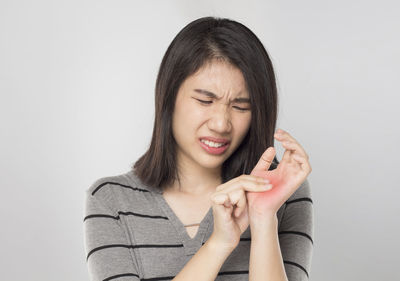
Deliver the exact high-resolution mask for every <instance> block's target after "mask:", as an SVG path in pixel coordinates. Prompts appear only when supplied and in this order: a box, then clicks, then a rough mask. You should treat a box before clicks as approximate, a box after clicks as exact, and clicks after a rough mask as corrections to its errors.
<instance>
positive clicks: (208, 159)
mask: <svg viewBox="0 0 400 281" xmlns="http://www.w3.org/2000/svg"><path fill="white" fill-rule="evenodd" d="M207 92H209V93H208V94H207ZM213 95H215V96H214V97H213ZM202 101H203V102H202ZM250 121H251V109H250V100H249V93H248V92H247V91H246V87H245V80H244V77H243V75H242V73H241V71H240V70H239V69H238V68H236V67H234V66H232V65H231V64H228V63H226V62H223V61H217V60H213V61H212V62H211V63H209V64H206V65H205V66H204V67H203V68H201V69H200V70H199V71H197V72H196V73H195V74H194V75H192V76H189V77H188V78H187V79H186V80H185V81H184V82H183V83H182V85H181V87H180V89H179V91H178V94H177V97H176V102H175V108H174V113H173V118H172V127H173V135H174V137H175V140H176V143H177V145H178V147H177V159H178V164H179V165H180V166H181V165H184V166H183V167H185V169H196V168H202V169H204V168H206V169H212V170H215V169H216V168H221V165H222V163H223V162H224V161H225V160H226V159H227V158H229V156H230V155H232V153H233V152H234V151H235V150H236V149H237V147H238V146H239V145H240V143H241V142H242V140H243V138H244V137H245V136H246V133H247V131H248V129H249V127H250ZM203 138H217V139H224V140H222V142H225V140H226V141H227V142H228V144H227V145H226V146H225V147H224V148H213V147H210V145H211V146H212V145H214V146H215V145H220V144H218V141H217V143H216V144H215V143H214V144H212V143H211V144H210V143H208V144H205V143H203V142H201V141H200V139H203ZM220 141H221V140H220Z"/></svg>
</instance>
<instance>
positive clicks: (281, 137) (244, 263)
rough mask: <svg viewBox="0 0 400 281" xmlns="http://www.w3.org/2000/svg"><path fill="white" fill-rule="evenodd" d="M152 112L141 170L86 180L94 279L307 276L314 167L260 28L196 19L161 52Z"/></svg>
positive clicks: (87, 238)
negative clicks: (285, 113)
mask: <svg viewBox="0 0 400 281" xmlns="http://www.w3.org/2000/svg"><path fill="white" fill-rule="evenodd" d="M155 114H156V116H155V124H154V129H153V136H152V140H151V144H150V147H149V149H148V150H147V152H146V153H145V154H144V155H143V156H142V157H140V158H139V159H138V160H137V161H136V163H135V164H134V166H133V167H132V170H131V171H129V172H127V173H125V174H122V175H117V176H112V177H104V178H101V179H98V180H97V181H96V182H95V183H93V184H92V186H91V187H90V188H89V189H88V190H87V195H86V196H87V197H86V213H85V215H86V216H85V219H84V227H85V248H86V254H87V265H88V269H89V274H90V276H91V279H92V280H115V279H121V280H147V279H148V280H202V281H203V280H204V281H205V280H290V281H291V280H308V277H309V272H310V268H311V257H312V243H313V241H312V236H313V209H312V200H311V192H310V186H309V183H308V181H307V179H306V177H307V175H308V174H309V173H310V172H311V167H310V164H309V162H308V155H307V154H306V152H305V151H304V149H303V148H302V146H301V145H300V144H299V143H298V142H297V141H296V140H295V139H294V138H293V137H292V136H291V135H290V134H289V133H288V132H285V131H283V130H278V131H277V132H276V133H274V132H275V126H276V119H277V90H276V82H275V74H274V71H273V67H272V63H271V61H270V59H269V57H268V54H267V52H266V50H265V49H264V47H263V45H262V43H261V42H260V41H259V39H258V38H257V37H256V36H255V35H254V34H253V33H252V32H251V31H250V30H249V29H248V28H247V27H245V26H244V25H242V24H240V23H238V22H236V21H232V20H229V19H221V18H213V17H205V18H200V19H197V20H195V21H193V22H191V23H189V24H188V25H187V26H186V27H184V28H183V29H182V30H181V31H180V32H179V33H178V34H177V36H176V37H175V38H174V40H173V41H172V43H171V44H170V46H169V47H168V49H167V51H166V53H165V55H164V57H163V60H162V63H161V66H160V69H159V73H158V77H157V82H156V108H155ZM274 138H275V139H277V140H278V141H280V142H282V144H283V147H284V148H285V152H284V155H283V158H282V161H281V162H278V161H277V159H276V157H275V150H274V148H273V145H274Z"/></svg>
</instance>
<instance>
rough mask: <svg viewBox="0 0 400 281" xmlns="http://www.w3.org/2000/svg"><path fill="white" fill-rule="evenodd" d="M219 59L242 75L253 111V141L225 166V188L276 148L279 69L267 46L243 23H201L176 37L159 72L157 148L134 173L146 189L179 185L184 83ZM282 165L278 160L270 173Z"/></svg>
mask: <svg viewBox="0 0 400 281" xmlns="http://www.w3.org/2000/svg"><path fill="white" fill-rule="evenodd" d="M213 59H220V60H224V61H227V62H229V63H230V64H232V65H233V66H235V67H237V68H238V69H240V70H241V72H242V74H243V77H244V80H245V82H246V87H247V91H248V93H249V95H250V103H251V108H252V110H251V114H252V115H251V124H250V128H249V130H248V132H247V135H246V136H245V138H244V139H243V141H242V143H241V144H240V145H239V147H238V148H237V149H236V151H234V152H233V153H232V155H231V156H230V157H229V158H228V159H227V160H226V161H225V162H224V163H223V164H222V169H221V171H222V174H221V179H222V182H226V181H228V180H230V179H232V178H235V177H238V176H240V175H241V174H250V173H251V171H252V169H253V168H254V166H255V165H256V164H257V162H258V160H259V159H260V157H261V155H262V153H263V152H264V151H265V150H266V149H267V148H268V147H270V146H274V132H275V126H276V120H277V111H278V96H277V87H276V81H275V73H274V69H273V66H272V63H271V60H270V58H269V56H268V54H267V51H266V50H265V48H264V46H263V44H262V43H261V41H260V40H259V39H258V38H257V36H256V35H255V34H254V33H253V32H252V31H250V30H249V29H248V28H247V27H246V26H244V25H243V24H241V23H239V22H236V21H233V20H230V19H226V18H216V17H203V18H199V19H197V20H195V21H193V22H191V23H189V24H188V25H186V26H185V27H184V28H183V29H182V30H181V31H180V32H179V33H178V34H177V35H176V37H175V38H174V39H173V41H172V42H171V44H170V45H169V47H168V49H167V51H166V53H165V54H164V57H163V59H162V62H161V65H160V68H159V71H158V76H157V81H156V88H155V120H154V127H153V136H152V139H151V144H150V147H149V149H148V150H147V152H146V153H144V154H143V155H142V156H141V157H140V158H139V159H138V160H137V161H136V162H135V163H134V165H133V167H132V169H133V170H134V173H135V174H136V176H138V177H139V179H140V180H141V181H142V182H143V183H145V184H146V185H149V186H152V187H155V188H162V187H164V186H167V185H170V184H172V183H173V182H174V181H175V180H178V181H179V175H178V171H177V163H176V142H175V139H174V137H173V134H172V114H173V111H174V106H175V99H176V96H177V93H178V90H179V88H180V86H181V84H182V83H183V81H184V80H185V79H186V78H187V77H188V76H190V75H192V74H194V73H195V72H196V71H197V70H199V69H200V68H201V67H203V66H204V65H205V64H206V63H209V62H210V61H211V60H213ZM277 164H279V162H278V160H277V159H276V156H275V158H274V161H273V163H272V165H271V167H270V170H272V169H275V168H276V166H277Z"/></svg>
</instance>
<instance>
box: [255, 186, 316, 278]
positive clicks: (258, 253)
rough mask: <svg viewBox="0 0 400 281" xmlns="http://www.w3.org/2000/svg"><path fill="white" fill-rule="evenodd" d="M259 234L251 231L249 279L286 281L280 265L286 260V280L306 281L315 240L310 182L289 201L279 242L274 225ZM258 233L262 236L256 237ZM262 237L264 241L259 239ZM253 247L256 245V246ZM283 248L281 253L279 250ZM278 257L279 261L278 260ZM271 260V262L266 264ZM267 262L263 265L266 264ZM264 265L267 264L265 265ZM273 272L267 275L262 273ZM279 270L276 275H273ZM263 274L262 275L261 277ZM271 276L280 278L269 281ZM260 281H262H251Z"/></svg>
mask: <svg viewBox="0 0 400 281" xmlns="http://www.w3.org/2000/svg"><path fill="white" fill-rule="evenodd" d="M268 221H271V220H268V219H267V220H266V223H265V226H264V227H260V229H259V230H254V239H253V229H251V230H252V244H251V252H250V268H251V270H253V271H254V272H251V270H249V276H252V275H254V277H255V276H257V278H258V276H259V275H260V274H266V275H261V276H260V278H261V277H263V278H264V279H260V280H285V279H279V278H283V277H281V269H282V267H281V262H282V260H283V263H284V268H285V272H286V277H287V280H289V281H294V280H296V281H298V280H299V281H307V280H308V279H309V274H310V270H311V261H312V250H313V240H312V237H313V236H314V213H313V204H312V194H311V189H310V184H309V182H308V180H305V181H304V182H303V184H302V185H301V186H300V187H299V188H298V189H297V190H296V192H294V193H293V194H292V196H291V197H290V198H289V199H288V200H287V202H286V206H285V210H284V213H283V216H282V219H281V223H280V225H279V229H278V239H279V244H278V241H277V240H276V238H277V236H276V229H275V234H273V231H272V229H273V228H275V227H276V224H275V223H272V222H271V224H268ZM257 231H258V232H259V233H260V234H259V235H258V234H257ZM259 237H262V239H260V238H259ZM253 244H254V245H253ZM277 245H279V246H280V251H278V249H277V248H276V246H277ZM280 254H281V255H282V256H280ZM278 257H279V258H280V259H278ZM268 260H271V262H265V261H268ZM263 261H264V262H263ZM262 263H264V264H262ZM267 268H270V269H269V271H268V272H266V271H265V272H264V271H263V270H264V269H265V270H266V269H267ZM272 269H275V270H276V273H274V272H273V271H272ZM259 272H260V274H259ZM268 274H269V275H270V276H271V274H277V276H278V277H277V279H274V278H272V279H268V278H266V276H268ZM250 280H259V279H250Z"/></svg>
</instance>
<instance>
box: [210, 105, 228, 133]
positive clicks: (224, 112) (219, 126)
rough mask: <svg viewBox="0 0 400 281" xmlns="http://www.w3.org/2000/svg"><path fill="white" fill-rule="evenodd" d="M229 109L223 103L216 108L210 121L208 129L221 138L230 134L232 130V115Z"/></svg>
mask: <svg viewBox="0 0 400 281" xmlns="http://www.w3.org/2000/svg"><path fill="white" fill-rule="evenodd" d="M228 107H229V106H228V105H226V104H222V103H221V104H218V105H216V106H214V109H213V111H212V112H211V116H210V119H209V121H208V128H209V129H210V130H211V131H214V132H216V133H218V134H219V135H221V136H223V135H224V134H227V133H229V132H230V131H231V129H232V123H231V114H230V111H229V110H228V109H227V108H228Z"/></svg>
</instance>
